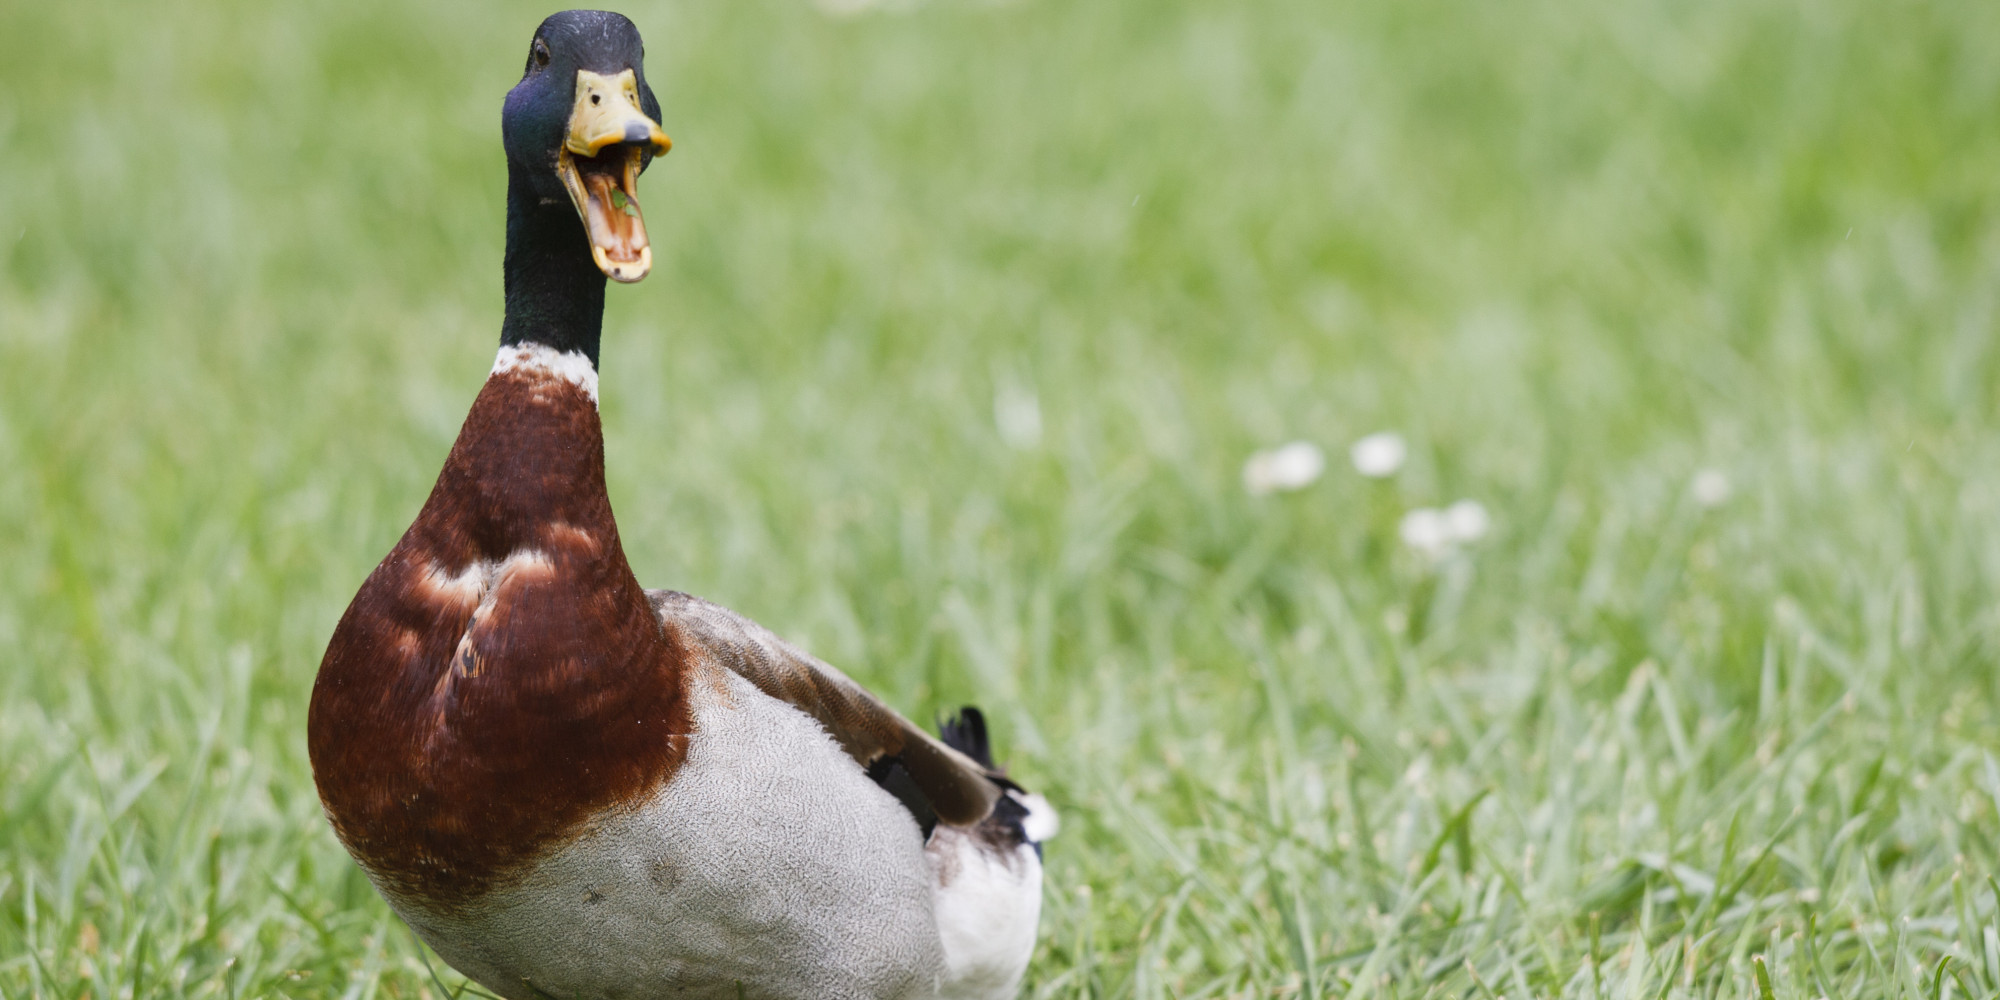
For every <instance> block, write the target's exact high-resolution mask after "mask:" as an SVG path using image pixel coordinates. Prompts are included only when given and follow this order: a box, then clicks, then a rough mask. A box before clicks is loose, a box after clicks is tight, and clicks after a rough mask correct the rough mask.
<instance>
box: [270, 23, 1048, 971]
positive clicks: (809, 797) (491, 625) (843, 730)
mask: <svg viewBox="0 0 2000 1000" xmlns="http://www.w3.org/2000/svg"><path fill="white" fill-rule="evenodd" d="M644 57H645V46H644V44H643V42H642V41H641V39H640V35H639V31H638V28H637V27H636V26H635V25H634V24H633V23H632V22H631V21H630V20H629V19H627V18H626V17H624V16H622V15H620V14H616V13H611V12H607V11H583V10H577V11H565V12H562V13H558V14H555V15H552V16H550V17H549V18H548V19H546V20H544V21H543V22H542V23H541V25H540V26H539V27H538V28H537V29H536V31H535V33H534V38H533V41H532V42H531V44H530V46H529V50H528V55H527V62H526V65H525V67H524V69H523V72H522V76H521V79H520V82H519V83H517V84H516V85H515V86H514V87H513V88H512V89H511V90H510V91H509V92H508V94H507V97H506V102H505V105H504V108H503V111H502V116H501V121H502V138H503V145H504V147H505V151H506V159H507V171H508V173H507V230H506V253H505V257H504V272H505V283H504V292H505V300H506V308H505V315H504V319H503V320H502V322H501V331H500V348H499V352H498V355H497V357H496V358H495V361H494V364H493V368H492V370H491V372H490V373H489V374H488V375H487V378H486V382H485V384H484V386H483V387H481V389H480V390H479V393H478V395H477V397H476V398H475V399H474V401H473V403H472V406H471V409H470V411H469V412H468V413H467V415H466V418H465V423H464V425H463V427H462V428H461V430H460V431H459V434H458V437H457V439H456V441H455V442H454V443H453V445H452V447H451V451H450V453H449V454H448V456H447V457H446V458H445V460H444V466H443V468H442V470H441V471H440V472H439V474H438V478H437V483H436V485H435V486H434V487H433V488H432V490H431V492H430V495H429V497H428V498H427V499H426V500H425V501H424V504H423V506H422V508H421V509H420V510H419V511H418V513H417V514H416V517H415V520H414V521H413V522H412V523H411V524H410V526H409V528H408V530H407V531H405V532H404V533H403V535H402V537H401V539H400V540H398V541H397V542H396V544H395V546H394V547H393V548H392V549H391V550H390V551H389V553H388V555H387V556H386V557H384V558H383V559H382V561H381V563H380V564H379V565H377V566H376V567H375V569H374V570H373V571H372V572H371V573H369V575H368V577H367V579H366V580H365V581H364V582H363V583H362V585H361V588H360V590H359V591H358V592H357V593H356V594H355V596H354V599H353V601H352V602H351V603H350V604H349V606H348V608H347V610H346V612H345V613H344V614H343V615H342V616H341V618H340V620H339V623H338V625H337V626H336V627H335V629H334V631H333V635H332V637H331V639H330V640H329V642H328V645H327V649H326V653H325V656H324V658H323V659H322V660H321V663H320V667H319V673H318V676H317V679H316V680H315V682H314V684H313V690H312V701H311V705H310V708H309V711H308V716H307V730H306V741H307V749H308V755H309V757H310V760H311V764H312V772H313V779H314V782H315V785H316V787H317V790H318V793H319V798H320V803H321V805H322V807H323V809H324V812H325V814H326V817H327V819H328V820H329V822H330V824H331V826H332V830H333V833H334V834H335V836H336V837H337V839H338V840H339V842H340V843H341V845H342V846H343V847H345V848H346V850H347V852H348V853H349V854H350V855H351V856H352V857H353V859H354V861H355V862H356V863H357V864H358V865H359V867H360V869H361V870H362V871H363V872H364V873H365V874H366V875H367V877H368V879H369V880H370V882H371V883H372V884H373V885H374V887H375V888H376V890H377V891H378V892H379V894H380V895H381V896H382V898H383V899H384V900H386V901H387V903H388V905H389V906H390V908H391V909H392V910H394V911H395V913H396V914H397V915H398V916H400V917H401V918H402V920H403V921H404V922H405V923H407V924H408V925H409V926H410V928H411V929H412V930H413V931H414V932H415V933H416V935H417V936H418V937H419V938H421V939H422V940H423V942H424V943H425V944H426V945H427V946H428V947H429V948H430V949H431V950H433V951H434V952H435V953H436V954H437V955H438V956H439V957H441V958H442V959H443V960H444V961H445V962H447V963H448V964H450V965H451V966H452V967H453V968H455V969H457V970H458V971H459V972H461V973H463V974H464V975H465V976H466V977H467V978H469V979H471V980H473V981H475V982H477V983H479V984H480V985H481V986H483V987H484V988H486V989H488V990H490V991H492V992H493V993H495V994H497V995H499V996H501V997H505V998H508V1000H551V998H560V1000H589V998H638V997H686V998H720V1000H739V998H804V997H814V998H833V1000H847V998H852V1000H888V998H953V1000H958V998H962V1000H1002V998H1007V997H1011V996H1013V995H1014V994H1015V993H1016V992H1017V991H1018V989H1019V984H1020V982H1021V979H1022V977H1023V975H1024V973H1025V970H1026V968H1027V965H1028V963H1029V959H1030V956H1031V954H1032V952H1033V951H1034V947H1035V938H1036V932H1037V931H1036V929H1037V924H1038V921H1039V917H1040V912H1041V895H1042V845H1043V841H1045V840H1047V839H1048V837H1049V836H1051V835H1052V834H1053V833H1054V832H1055V827H1056V822H1057V821H1056V815H1055V812H1054V810H1053V809H1051V808H1050V807H1049V805H1048V803H1047V801H1046V800H1045V799H1043V798H1042V797H1040V796H1037V795H1034V794H1031V793H1029V792H1028V791H1027V790H1026V789H1025V788H1023V787H1022V786H1021V785H1020V784H1019V783H1017V782H1016V781H1014V780H1013V779H1012V778H1010V777H1009V776H1008V775H1007V773H1006V771H1005V770H1003V769H1002V768H1000V767H999V766H997V765H996V764H995V761H994V756H993V748H992V745H991V741H990V737H989V732H988V727H987V724H986V719H985V717H984V716H983V715H982V714H981V713H980V712H979V711H978V710H977V709H972V708H967V709H964V710H962V711H960V712H958V713H957V714H956V715H954V716H953V717H951V718H948V719H945V720H943V721H942V722H941V724H940V725H939V727H938V729H939V731H938V733H937V734H935V735H933V734H931V733H929V732H926V731H925V730H924V729H923V728H921V727H919V726H917V725H916V724H914V723H912V722H910V721H909V720H908V719H906V718H905V717H904V716H902V715H900V714H898V713H897V712H896V711H895V710H894V709H892V708H890V707H889V706H888V705H887V704H885V703H884V702H883V701H882V700H881V699H879V698H877V697H876V696H875V695H873V694H871V693H870V692H869V691H868V690H867V689H865V688H864V687H862V686H861V685H860V684H858V683H856V682H855V681H854V680H852V679H851V678H849V677H848V676H847V675H846V674H844V673H842V672H841V671H840V670H839V669H837V668H835V667H833V666H831V665H829V664H827V663H825V662H823V661H821V660H819V659H816V658H814V657H813V656H811V655H809V654H808V653H806V652H804V651H803V650H801V649H799V648H798V647H797V646H794V645H792V644H791V643H789V642H786V641H785V640H783V639H781V638H779V637H778V636H777V635H776V634H775V633H773V632H772V631H771V630H769V629H767V628H764V627H763V626H761V625H758V624H757V623H755V622H753V621H751V620H750V619H749V618H746V617H744V616H743V615H740V614H737V613H735V612H733V611H730V610H728V609H725V608H723V607H721V606H719V605H716V604H712V603H710V602H708V601H705V600H702V599H700V598H698V597H693V596H690V595H688V594H685V593H681V592H678V591H670V590H649V589H646V588H644V587H642V586H640V584H639V582H638V580H637V579H636V578H635V577H634V575H633V572H632V568H631V566H630V564H629V563H628V562H627V559H626V555H625V550H624V548H623V546H622V544H621V542H620V540H619V534H618V523H617V520H616V519H615V518H614V517H613V516H612V509H611V503H610V500H609V498H608V496H607V494H606V492H605V468H604V437H603V425H602V422H601V420H600V417H599V413H598V359H599V341H600V335H601V332H602V331H601V327H602V321H603V311H604V301H605V294H606V289H607V285H608V283H609V282H619V283H631V282H636V281H639V280H641V279H643V278H644V277H646V275H647V274H648V273H649V272H650V270H651V269H652V251H651V245H650V243H649V241H648V238H647V230H646V222H645V216H644V214H643V212H642V211H641V208H640V200H639V192H638V179H639V176H640V175H641V174H642V173H643V172H644V171H645V170H646V169H647V168H648V167H649V166H650V165H651V164H652V163H653V162H654V161H655V160H656V159H657V158H659V157H661V156H663V155H665V154H666V153H667V151H668V150H669V149H670V148H672V142H671V140H670V139H669V138H668V137H667V135H666V133H665V131H664V130H663V129H662V127H661V125H660V105H659V102H658V100H657V99H656V98H655V96H654V94H653V91H652V90H651V88H650V87H649V86H648V85H647V82H646V73H645V66H644Z"/></svg>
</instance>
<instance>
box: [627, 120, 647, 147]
mask: <svg viewBox="0 0 2000 1000" xmlns="http://www.w3.org/2000/svg"><path fill="white" fill-rule="evenodd" d="M652 138H653V130H652V129H650V128H647V127H646V124H645V123H644V122H626V123H625V141H626V142H631V143H644V142H647V141H649V140H651V139H652Z"/></svg>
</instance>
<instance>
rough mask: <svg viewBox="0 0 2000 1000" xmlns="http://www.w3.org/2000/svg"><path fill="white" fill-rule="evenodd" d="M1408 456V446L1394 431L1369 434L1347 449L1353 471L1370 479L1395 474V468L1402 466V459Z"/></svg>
mask: <svg viewBox="0 0 2000 1000" xmlns="http://www.w3.org/2000/svg"><path fill="white" fill-rule="evenodd" d="M1409 456H1410V448H1409V446H1408V445H1406V444H1404V443H1403V436H1402V435H1401V434H1398V433H1396V432H1395V431H1382V432H1381V433H1379V434H1370V435H1368V436H1367V437H1365V438H1362V439H1361V440H1359V441H1356V442H1354V447H1352V448H1350V449H1348V451H1347V457H1348V458H1349V459H1350V460H1352V461H1353V462H1354V471H1356V472H1359V473H1361V474H1362V475H1364V476H1367V477H1368V478H1370V479H1383V478H1386V477H1389V476H1393V475H1395V474H1396V470H1397V469H1400V468H1402V467H1403V460H1404V459H1406V458H1408V457H1409Z"/></svg>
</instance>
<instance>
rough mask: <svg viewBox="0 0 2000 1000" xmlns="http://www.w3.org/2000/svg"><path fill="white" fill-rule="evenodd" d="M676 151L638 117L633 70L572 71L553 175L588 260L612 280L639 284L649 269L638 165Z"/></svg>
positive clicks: (650, 250) (651, 122)
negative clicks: (571, 101)
mask: <svg viewBox="0 0 2000 1000" xmlns="http://www.w3.org/2000/svg"><path fill="white" fill-rule="evenodd" d="M673 145H674V143H673V140H671V139H668V138H667V134H666V133H665V132H662V131H660V124H659V123H658V122H656V121H654V120H652V119H651V118H648V117H646V113H645V112H644V111H641V110H639V83H638V80H637V79H636V78H635V77H634V75H633V73H632V71H631V70H629V69H628V70H626V71H625V72H623V73H620V74H618V75H617V76H605V75H603V74H600V73H592V72H591V71H589V70H578V71H577V73H576V108H575V109H574V110H572V111H571V112H570V116H569V134H568V135H567V136H566V137H565V138H564V140H563V148H562V150H561V151H560V152H558V153H557V154H556V175H557V176H559V177H561V178H562V182H563V187H565V188H568V189H569V199H570V201H572V202H575V203H576V214H577V215H579V216H582V217H583V228H584V232H585V233H586V234H588V235H589V237H590V258H591V259H592V260H594V261H596V262H597V269H598V270H600V271H603V272H604V274H605V276H606V277H608V278H610V279H611V280H613V281H623V282H628V283H629V282H633V281H638V280H639V279H640V278H643V277H645V276H646V272H648V271H651V270H652V269H653V248H652V246H651V245H650V244H648V243H647V242H646V219H645V217H644V216H641V215H640V214H639V161H640V159H641V158H642V157H643V156H644V155H645V153H646V151H647V150H648V149H650V150H652V152H653V155H654V156H662V155H665V153H666V151H667V150H669V149H672V148H673Z"/></svg>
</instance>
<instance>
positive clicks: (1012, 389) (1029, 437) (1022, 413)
mask: <svg viewBox="0 0 2000 1000" xmlns="http://www.w3.org/2000/svg"><path fill="white" fill-rule="evenodd" d="M993 426H994V427H995V428H997V429H998V430H999V431H1000V440H1001V441H1002V442H1004V443H1005V444H1006V445H1007V447H1009V448H1019V449H1023V450H1025V449H1028V448H1033V447H1034V446H1036V445H1038V444H1040V443H1042V404H1041V401H1040V400H1038V399H1036V398H1035V393H1034V391H1033V390H1030V389H1023V388H1021V387H1020V386H1018V385H1003V386H1001V387H1000V391H999V392H996V393H994V394H993Z"/></svg>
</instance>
